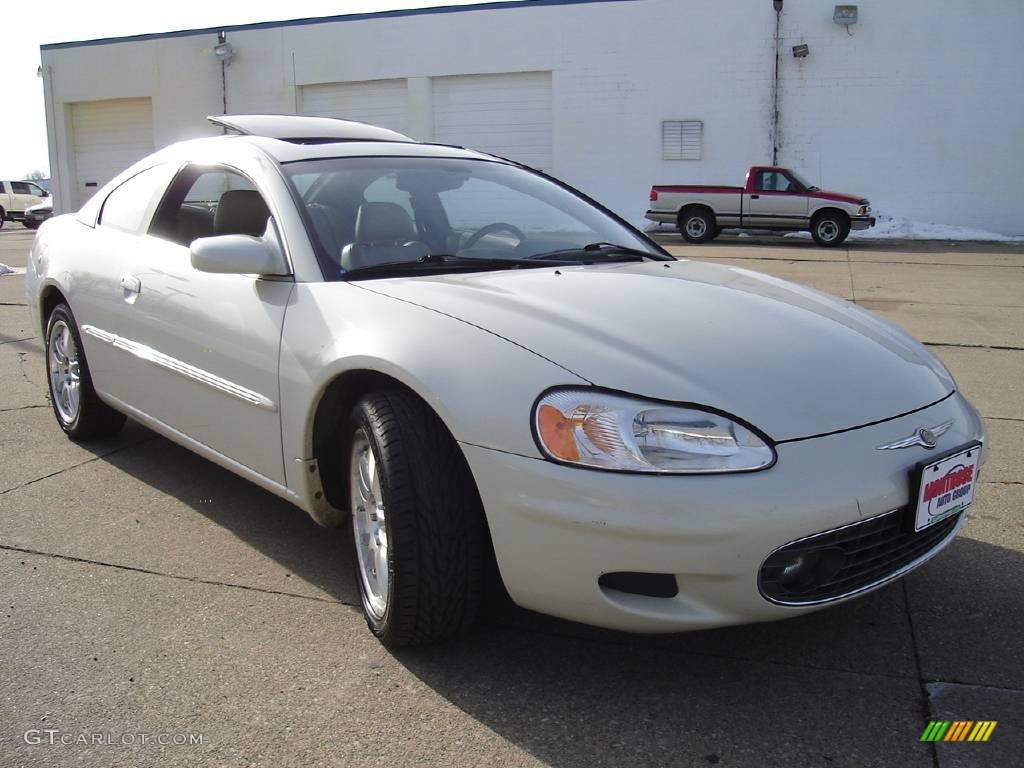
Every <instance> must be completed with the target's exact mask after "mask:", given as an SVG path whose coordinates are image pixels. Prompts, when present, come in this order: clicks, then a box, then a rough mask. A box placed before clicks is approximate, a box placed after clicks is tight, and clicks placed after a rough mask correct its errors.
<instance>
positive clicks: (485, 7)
mask: <svg viewBox="0 0 1024 768" xmlns="http://www.w3.org/2000/svg"><path fill="white" fill-rule="evenodd" d="M638 1H639V0H508V2H489V3H478V4H476V5H442V6H434V7H429V8H400V9H396V10H392V11H376V12H373V13H350V14H342V15H338V16H320V17H311V18H305V19H288V20H284V21H260V22H255V23H251V24H234V25H229V26H223V27H205V28H202V29H183V30H179V31H176V32H152V33H148V34H142V35H128V36H127V37H103V38H99V39H96V40H74V41H69V42H65V43H45V44H43V45H40V46H39V50H41V51H59V50H62V49H65V48H85V47H88V46H93V45H115V44H117V43H138V42H143V41H146V40H162V39H165V38H174V37H191V36H195V35H207V34H217V33H218V32H251V31H254V30H260V29H280V28H285V27H305V26H310V25H313V24H337V23H341V22H347V21H367V20H372V19H394V18H405V17H409V16H433V15H438V14H443V13H469V12H471V11H497V10H505V9H512V8H530V7H537V8H549V7H552V6H558V5H593V4H596V3H635V2H638Z"/></svg>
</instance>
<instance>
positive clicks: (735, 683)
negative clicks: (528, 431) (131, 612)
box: [102, 425, 1024, 768]
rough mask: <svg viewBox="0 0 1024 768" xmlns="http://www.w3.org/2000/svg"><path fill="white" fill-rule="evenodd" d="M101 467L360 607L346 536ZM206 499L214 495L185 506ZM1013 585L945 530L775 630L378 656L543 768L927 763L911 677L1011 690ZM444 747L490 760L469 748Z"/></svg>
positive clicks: (150, 454)
mask: <svg viewBox="0 0 1024 768" xmlns="http://www.w3.org/2000/svg"><path fill="white" fill-rule="evenodd" d="M131 428H132V429H137V430H139V431H145V432H148V430H144V428H142V427H138V426H137V425H132V427H131ZM102 460H103V461H104V462H108V463H109V464H111V465H113V466H115V467H117V468H118V469H120V470H122V471H123V472H126V473H128V474H129V475H131V476H132V477H134V478H136V479H138V480H139V481H141V482H143V483H145V484H147V485H149V486H151V487H152V488H154V489H156V490H157V491H160V492H162V493H165V494H169V495H170V496H173V497H174V498H176V499H178V500H179V501H181V502H182V503H183V504H185V505H187V506H188V507H189V509H191V510H192V511H194V512H196V513H198V514H199V515H202V516H203V518H205V519H207V520H209V521H211V522H213V523H215V524H216V525H218V526H220V527H222V528H225V529H227V530H229V531H230V532H231V533H232V534H234V536H236V537H237V538H238V539H239V540H240V541H241V542H243V543H244V544H246V545H248V546H250V547H252V548H253V549H255V550H256V551H258V552H259V553H262V554H263V555H265V556H267V557H269V558H271V559H273V560H274V561H275V562H277V563H278V564H280V565H281V566H282V567H283V568H285V569H287V570H288V572H289V573H291V574H293V575H294V576H295V577H296V578H299V579H303V580H305V581H307V582H308V583H309V584H312V585H314V586H315V587H317V588H319V589H320V590H323V592H325V593H327V594H328V595H329V596H331V597H332V598H334V599H336V600H338V601H340V602H342V603H345V604H347V605H351V606H356V605H358V597H357V594H358V593H357V589H356V585H355V582H354V579H353V576H352V569H351V560H350V558H349V555H348V542H347V536H346V535H345V533H344V531H342V530H330V531H329V530H324V529H322V528H320V527H318V526H317V525H316V524H315V523H313V521H312V520H310V519H309V518H308V517H307V516H306V515H305V514H304V513H303V512H301V511H300V510H298V509H297V508H295V507H293V506H292V505H290V504H288V503H287V502H285V501H283V500H280V499H278V498H277V497H275V496H273V495H272V494H270V493H268V492H265V491H263V490H261V489H259V488H257V487H256V486H254V485H252V484H251V483H249V482H247V481H245V480H242V479H241V478H238V477H236V476H234V475H233V474H231V473H230V472H228V471H226V470H223V469H221V468H219V467H217V466H216V465H214V464H212V463H210V462H208V461H206V460H204V459H202V458H200V457H198V456H196V455H194V454H192V453H190V452H189V451H187V450H185V449H183V448H180V447H178V446H177V445H174V444H172V443H170V442H169V441H166V440H164V439H163V438H160V437H157V436H155V435H154V436H152V438H151V439H147V440H145V441H144V445H142V446H138V447H133V448H131V449H129V450H122V451H119V452H117V453H114V454H111V455H108V456H103V457H102ZM209 495H216V497H217V498H222V499H224V500H225V502H224V503H222V504H215V505H207V504H204V503H201V502H200V501H199V499H200V498H201V497H206V496H209ZM993 564H994V565H995V567H993ZM1022 580H1024V557H1022V555H1021V554H1020V553H1019V552H1016V551H1014V550H1012V549H1005V548H1002V547H997V546H994V545H991V544H987V543H983V542H980V541H976V540H972V539H969V538H966V537H965V536H964V535H963V534H961V536H960V537H959V538H958V539H957V540H956V541H955V542H953V544H952V545H950V547H949V548H948V549H947V550H946V551H945V552H943V553H941V554H940V555H939V556H938V557H936V558H935V560H933V561H932V562H930V563H928V564H926V565H925V566H924V567H923V568H922V569H921V570H920V571H918V572H916V573H914V574H912V575H911V576H910V577H908V579H907V580H905V581H901V582H896V583H894V584H893V585H890V586H887V587H885V588H883V589H881V590H879V591H877V592H875V593H873V594H870V595H867V596H865V597H863V598H860V599H858V600H854V601H851V602H849V603H845V604H842V605H839V606H835V607H832V608H829V609H826V610H824V611H820V612H817V613H813V614H809V615H806V616H802V617H799V618H793V619H790V620H787V621H782V622H776V623H769V624H757V625H747V626H739V627H730V628H724V629H716V630H707V631H701V632H692V633H686V634H676V635H660V636H641V635H630V634H626V633H619V632H614V631H608V630H601V629H596V628H591V627H586V626H583V625H579V624H574V623H571V622H567V621H561V620H559V619H554V618H549V617H545V616H540V615H538V614H534V613H532V612H530V611H526V610H522V609H519V608H516V607H514V606H511V605H507V606H503V607H501V608H500V609H499V610H497V611H491V612H489V615H488V616H487V618H486V619H484V620H483V621H482V622H480V624H479V625H478V626H477V627H476V628H475V629H474V630H473V631H472V632H471V633H470V634H469V635H468V636H466V637H464V638H462V639H459V640H456V641H454V642H452V643H449V644H447V645H442V646H435V647H427V648H413V649H402V650H399V651H395V652H394V653H393V656H394V658H396V659H397V660H398V661H399V662H400V663H401V664H402V665H403V666H404V667H405V668H406V669H408V670H409V671H410V672H411V673H412V674H413V675H415V676H416V678H418V679H419V680H420V681H422V682H423V683H424V684H425V685H427V686H428V687H429V688H430V689H432V690H433V691H435V692H436V693H438V694H439V695H440V696H442V697H443V698H444V699H446V700H447V701H449V702H451V703H452V704H453V705H455V706H456V707H458V708H459V709H460V710H462V711H463V712H465V713H467V714H468V715H470V716H471V717H473V718H474V719H475V720H477V721H478V722H480V723H482V724H483V725H485V726H487V728H489V729H490V730H492V731H493V732H495V733H497V734H498V735H500V736H501V737H502V738H504V739H506V740H507V741H508V742H510V743H512V744H513V745H515V746H516V747H518V748H520V749H522V750H525V751H526V752H528V753H530V754H531V755H532V756H534V757H535V758H537V759H539V760H541V761H543V762H545V763H547V764H550V765H554V766H587V767H588V768H589V767H590V766H596V765H624V766H625V765H628V766H630V767H631V768H634V767H635V766H637V765H659V766H666V765H688V766H692V765H698V766H701V765H714V764H716V763H719V762H721V763H722V764H723V765H759V766H760V765H776V764H780V765H781V764H787V765H805V764H806V765H811V764H813V765H835V766H838V765H854V764H857V765H864V764H872V765H874V764H877V765H905V766H910V765H921V766H931V765H932V757H931V753H930V752H929V751H928V746H927V745H925V744H921V743H920V742H919V736H920V732H921V730H922V729H923V727H924V724H926V722H927V720H928V717H929V714H930V713H929V711H928V702H927V699H926V696H925V694H924V691H923V687H922V682H923V681H922V678H921V674H922V673H923V674H924V676H925V680H950V681H955V682H965V683H974V682H978V681H979V680H980V681H981V682H986V681H987V680H988V679H989V678H993V677H994V678H999V679H1002V680H1003V681H1004V684H1005V685H1017V686H1021V687H1024V670H1021V669H1020V668H1019V667H1020V664H1019V662H1016V663H1015V664H1016V666H1015V667H1014V669H1013V670H1010V672H1009V673H1008V672H1007V664H1006V660H1008V659H1015V658H1017V656H1016V652H1015V650H1014V648H1015V643H1016V639H1018V638H1019V637H1021V635H1022V633H1024V626H1022V625H1024V593H1022V592H1021V591H1020V590H1019V589H1018V587H1017V585H1019V584H1020V582H1021V581H1022ZM965 605H970V606H971V610H969V611H965V609H964V607H965ZM353 610H357V609H355V608H353ZM1018 650H1019V649H1018ZM958 660H959V662H958ZM958 664H959V666H958ZM983 714H985V716H986V717H993V718H996V717H997V715H999V716H1002V715H1000V713H996V714H992V713H983ZM962 716H963V717H980V716H981V715H975V714H973V713H970V712H965V713H962ZM451 748H452V749H453V750H456V751H457V750H459V749H462V750H466V754H465V755H464V757H466V758H472V759H473V760H475V761H476V762H477V763H479V764H486V763H487V762H488V761H487V759H486V755H482V754H474V753H473V751H472V750H473V744H472V743H471V742H467V743H465V744H462V745H461V746H460V745H452V746H451ZM854 756H857V757H856V758H854Z"/></svg>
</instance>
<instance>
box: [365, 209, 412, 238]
mask: <svg viewBox="0 0 1024 768" xmlns="http://www.w3.org/2000/svg"><path fill="white" fill-rule="evenodd" d="M415 239H416V227H415V226H413V223H412V218H411V217H410V216H409V213H408V211H406V210H405V208H403V207H402V206H400V205H396V204H395V203H363V204H362V205H361V206H359V214H358V215H357V216H356V242H357V243H361V244H363V245H371V244H373V243H404V242H408V241H410V240H415Z"/></svg>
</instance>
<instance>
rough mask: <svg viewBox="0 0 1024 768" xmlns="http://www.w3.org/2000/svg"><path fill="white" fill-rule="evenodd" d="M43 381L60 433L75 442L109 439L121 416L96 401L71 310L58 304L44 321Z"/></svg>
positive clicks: (120, 422) (100, 401)
mask: <svg viewBox="0 0 1024 768" xmlns="http://www.w3.org/2000/svg"><path fill="white" fill-rule="evenodd" d="M46 373H47V376H46V380H47V382H48V384H49V387H50V405H51V406H52V407H53V415H54V416H56V417H57V423H58V424H59V425H60V428H61V429H63V430H64V434H66V435H67V436H68V437H70V438H71V439H72V440H75V441H85V440H96V439H102V438H105V437H113V436H114V435H116V434H117V433H118V432H119V431H120V430H121V427H123V426H124V422H125V416H124V414H123V413H119V412H118V411H115V410H114V409H113V408H111V407H110V406H109V405H107V404H106V403H104V402H103V401H102V400H100V398H99V395H97V394H96V390H95V389H94V388H93V386H92V375H91V374H90V373H89V363H88V362H87V361H86V359H85V347H83V346H82V338H81V336H79V334H78V325H77V324H76V323H75V316H74V315H73V314H71V308H70V307H69V306H68V305H67V304H58V305H57V306H56V307H54V309H53V312H51V313H50V317H49V319H48V320H47V322H46Z"/></svg>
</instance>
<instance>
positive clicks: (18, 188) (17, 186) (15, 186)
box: [11, 181, 33, 195]
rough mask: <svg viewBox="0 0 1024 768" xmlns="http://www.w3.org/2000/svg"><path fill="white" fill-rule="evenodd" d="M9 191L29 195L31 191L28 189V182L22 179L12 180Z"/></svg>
mask: <svg viewBox="0 0 1024 768" xmlns="http://www.w3.org/2000/svg"><path fill="white" fill-rule="evenodd" d="M11 192H13V193H14V194H16V195H31V194H33V193H32V191H31V190H30V189H29V187H28V184H26V183H25V182H24V181H12V182H11Z"/></svg>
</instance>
